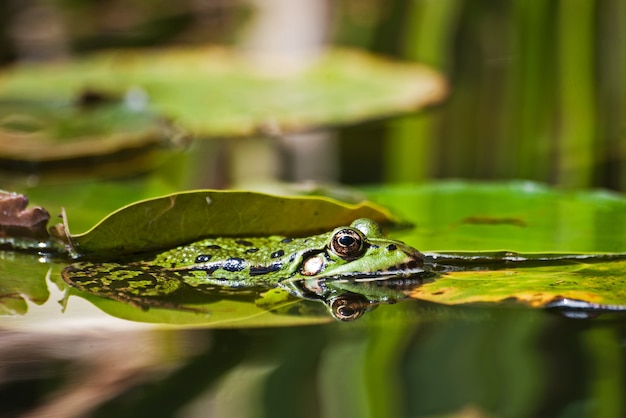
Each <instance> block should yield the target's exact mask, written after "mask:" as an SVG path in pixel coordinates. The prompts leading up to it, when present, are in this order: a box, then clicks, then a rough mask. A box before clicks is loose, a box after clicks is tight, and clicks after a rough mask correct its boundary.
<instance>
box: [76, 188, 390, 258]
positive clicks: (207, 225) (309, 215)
mask: <svg viewBox="0 0 626 418" xmlns="http://www.w3.org/2000/svg"><path fill="white" fill-rule="evenodd" d="M68 217H69V219H70V222H71V214H68ZM362 217H366V218H371V219H374V220H376V221H378V222H380V223H389V222H390V221H392V217H391V215H390V214H389V212H387V211H386V210H385V209H383V208H381V207H378V206H376V205H374V204H372V203H370V202H362V203H360V204H344V203H341V202H339V201H336V200H333V199H328V198H321V197H281V196H273V195H268V194H262V193H254V192H241V191H214V190H203V191H192V192H183V193H176V194H171V195H168V196H164V197H160V198H156V199H148V200H144V201H141V202H138V203H135V204H131V205H128V206H126V207H124V208H122V209H120V210H118V211H116V212H113V213H112V214H111V215H109V216H108V217H106V218H105V219H103V220H102V221H101V222H100V223H99V224H97V225H96V226H95V227H93V228H92V229H90V230H89V231H87V232H85V233H83V234H78V235H71V237H70V241H71V244H72V246H73V249H74V251H75V252H76V254H78V255H81V256H97V257H105V256H108V257H110V256H114V255H125V254H131V253H136V252H147V251H154V250H159V249H165V248H171V247H174V246H176V245H180V244H182V243H187V242H191V241H196V240H198V239H200V238H203V237H207V236H269V235H285V236H304V235H309V234H316V233H321V232H326V231H329V230H331V229H332V228H334V227H336V226H339V225H349V224H350V223H351V222H352V221H353V220H354V219H357V218H362Z"/></svg>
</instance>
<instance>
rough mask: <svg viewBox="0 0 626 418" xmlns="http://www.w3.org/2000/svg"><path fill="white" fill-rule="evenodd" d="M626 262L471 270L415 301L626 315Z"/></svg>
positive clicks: (430, 285)
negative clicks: (576, 305) (572, 306)
mask: <svg viewBox="0 0 626 418" xmlns="http://www.w3.org/2000/svg"><path fill="white" fill-rule="evenodd" d="M625 274H626V260H616V261H610V262H598V263H595V262H594V263H586V262H575V261H571V262H570V263H567V264H563V263H551V262H549V261H548V262H545V265H535V266H533V267H519V268H516V267H514V266H513V267H510V268H505V269H501V270H500V269H499V270H479V271H475V270H467V271H455V272H450V273H446V274H443V275H441V276H438V277H436V278H434V279H433V280H431V281H428V282H427V283H424V284H423V285H421V286H417V287H415V288H414V289H413V290H412V291H411V292H410V293H409V294H410V297H412V298H415V299H420V300H426V301H430V302H436V303H443V304H448V305H456V304H462V303H478V302H485V303H487V302H511V301H515V302H521V303H524V304H526V305H529V306H533V307H546V306H550V305H551V304H553V303H555V302H559V301H562V300H571V301H584V302H587V303H588V304H590V307H592V308H593V307H594V305H596V306H595V308H597V309H599V310H601V309H602V306H597V305H604V307H605V308H607V309H612V308H617V307H620V306H621V309H620V310H626V286H625V285H624V276H625Z"/></svg>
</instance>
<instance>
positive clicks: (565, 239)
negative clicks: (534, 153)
mask: <svg viewBox="0 0 626 418" xmlns="http://www.w3.org/2000/svg"><path fill="white" fill-rule="evenodd" d="M367 195H368V197H369V198H370V199H371V200H373V201H375V202H377V203H380V204H381V205H384V206H385V207H387V208H389V209H391V210H392V211H393V212H394V213H397V214H398V215H399V216H401V217H402V218H403V219H408V220H409V221H411V222H413V223H414V224H415V225H416V226H417V227H416V228H415V229H412V230H404V231H400V232H398V233H397V234H396V235H395V237H398V238H400V239H402V240H404V241H406V242H407V244H410V245H412V246H414V247H416V248H418V249H420V250H422V251H427V252H433V251H436V252H443V253H446V252H456V251H466V252H479V251H497V250H508V251H516V252H524V253H533V252H535V253H607V252H618V253H619V252H626V198H624V196H622V195H619V194H617V193H611V192H607V191H603V190H596V191H562V190H558V189H552V188H549V187H547V186H545V185H541V184H538V183H532V182H506V183H477V182H463V181H445V182H436V183H431V184H424V185H420V186H415V185H406V186H384V187H380V188H372V189H370V190H369V191H368V193H367Z"/></svg>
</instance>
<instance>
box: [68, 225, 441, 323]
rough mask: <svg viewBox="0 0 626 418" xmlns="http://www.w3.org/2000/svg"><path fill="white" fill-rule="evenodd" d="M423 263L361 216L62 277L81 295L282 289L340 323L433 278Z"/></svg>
mask: <svg viewBox="0 0 626 418" xmlns="http://www.w3.org/2000/svg"><path fill="white" fill-rule="evenodd" d="M422 264H423V256H422V254H421V253H420V252H419V251H417V250H416V249H414V248H412V247H409V246H407V245H406V244H404V243H402V242H399V241H394V240H390V239H387V238H384V237H383V235H382V233H381V230H380V228H379V226H378V225H377V224H376V223H375V222H373V221H371V220H369V219H358V220H356V221H354V222H353V223H352V224H351V225H350V226H348V227H339V228H336V229H335V230H334V231H332V232H329V233H325V234H321V235H315V236H311V237H307V238H285V237H274V236H272V237H264V238H211V239H205V240H202V241H198V242H194V243H192V244H189V245H185V246H181V247H178V248H175V249H172V250H169V251H166V252H162V253H160V254H157V255H156V256H155V257H154V258H152V259H146V260H143V261H134V262H129V263H127V264H117V263H102V264H97V263H91V262H80V263H75V264H72V265H71V266H69V267H67V268H66V269H65V270H64V271H63V277H64V279H65V280H66V281H67V282H68V283H69V284H70V285H73V286H76V287H79V288H80V289H82V290H86V291H91V292H94V293H100V294H102V293H107V292H108V293H117V295H118V296H121V295H122V294H124V293H126V294H128V295H134V296H156V295H165V294H168V293H170V292H171V291H172V288H177V287H179V286H180V285H181V284H182V283H184V284H185V285H187V286H191V287H195V288H199V289H206V288H207V287H209V288H210V287H218V288H221V289H224V288H244V289H247V288H251V287H266V288H275V287H279V288H282V289H284V290H286V291H288V292H289V293H291V294H292V295H295V296H298V297H301V298H305V299H314V300H321V301H323V302H325V303H326V304H327V305H328V306H329V308H330V310H331V313H332V314H333V316H335V317H336V318H338V319H342V320H353V319H356V318H357V317H359V316H360V315H361V314H362V313H363V312H365V311H366V310H367V309H368V308H369V307H370V306H374V305H375V304H376V303H381V302H391V301H393V300H394V299H395V297H397V296H398V292H397V291H395V290H394V287H403V286H404V285H406V284H409V283H413V284H416V283H418V282H419V280H420V278H421V277H423V276H425V275H430V273H428V272H425V271H424V270H423V269H422ZM172 279H175V280H172ZM382 283H385V284H384V285H382Z"/></svg>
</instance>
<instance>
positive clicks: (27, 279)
mask: <svg viewBox="0 0 626 418" xmlns="http://www.w3.org/2000/svg"><path fill="white" fill-rule="evenodd" d="M0 258H1V262H0V315H24V314H25V313H26V312H27V311H28V303H27V301H30V302H32V303H35V304H37V305H41V304H43V303H44V302H46V301H47V300H48V297H49V292H48V287H47V284H46V275H47V272H48V270H49V269H50V267H49V266H48V265H47V264H45V263H40V262H39V260H38V258H37V257H36V256H32V255H29V254H21V253H9V252H0Z"/></svg>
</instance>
